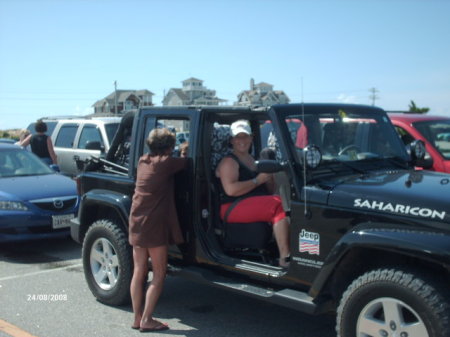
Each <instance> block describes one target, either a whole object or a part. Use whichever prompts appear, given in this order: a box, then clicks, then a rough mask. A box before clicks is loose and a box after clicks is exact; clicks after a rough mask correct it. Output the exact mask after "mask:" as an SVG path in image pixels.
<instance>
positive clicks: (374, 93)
mask: <svg viewBox="0 0 450 337" xmlns="http://www.w3.org/2000/svg"><path fill="white" fill-rule="evenodd" d="M369 91H370V92H371V94H370V96H369V98H370V99H371V100H372V105H375V100H377V99H378V98H380V97H379V96H377V92H379V91H378V89H377V88H370V89H369Z"/></svg>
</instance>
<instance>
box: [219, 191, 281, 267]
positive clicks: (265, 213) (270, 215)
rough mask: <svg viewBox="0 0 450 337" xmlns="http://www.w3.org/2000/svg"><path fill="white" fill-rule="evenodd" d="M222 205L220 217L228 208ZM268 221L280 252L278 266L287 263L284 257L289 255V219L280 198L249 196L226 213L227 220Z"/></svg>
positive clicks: (245, 221) (243, 221) (244, 221)
mask: <svg viewBox="0 0 450 337" xmlns="http://www.w3.org/2000/svg"><path fill="white" fill-rule="evenodd" d="M228 207H229V206H228V204H227V205H222V207H221V209H220V211H221V217H222V219H223V217H224V214H225V212H226V211H227V209H228ZM259 221H261V222H270V223H272V224H273V233H274V235H275V240H276V242H277V246H278V251H279V254H280V266H282V267H286V266H287V265H288V264H287V263H286V262H285V258H286V257H287V256H289V255H290V248H289V220H288V218H287V217H286V213H285V212H284V209H283V205H282V203H281V198H280V197H279V196H276V195H270V196H269V195H265V196H255V197H249V198H246V199H244V200H241V201H240V202H239V203H238V204H237V205H236V207H235V208H233V210H232V211H231V212H230V214H229V215H228V222H241V223H249V222H259Z"/></svg>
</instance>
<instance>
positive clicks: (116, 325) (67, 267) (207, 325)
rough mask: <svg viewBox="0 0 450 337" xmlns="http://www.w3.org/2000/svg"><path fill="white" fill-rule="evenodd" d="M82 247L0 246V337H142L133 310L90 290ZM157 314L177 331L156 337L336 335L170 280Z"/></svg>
mask: <svg viewBox="0 0 450 337" xmlns="http://www.w3.org/2000/svg"><path fill="white" fill-rule="evenodd" d="M80 256H81V247H80V246H79V245H77V244H76V243H75V242H73V241H71V240H70V239H66V240H47V241H42V242H34V243H26V244H25V243H22V244H16V245H2V246H1V247H0V271H1V272H0V303H1V306H0V336H1V337H4V336H5V337H6V336H14V337H19V336H20V337H33V336H37V337H61V336H65V337H83V336H86V337H88V336H89V337H90V336H108V337H116V336H125V335H127V336H133V335H135V336H139V335H141V333H139V332H138V331H135V330H132V329H131V328H130V324H131V322H132V317H133V313H132V309H131V305H128V306H124V307H110V306H106V305H103V304H101V303H99V302H97V301H96V300H95V299H94V297H93V296H92V294H91V292H90V291H89V289H88V287H87V285H86V283H85V281H84V275H83V269H82V265H81V259H80ZM155 316H156V317H157V318H159V319H161V320H162V321H165V322H168V323H169V325H170V327H171V329H170V330H168V331H166V332H161V333H158V334H157V333H153V334H152V335H154V336H192V337H194V336H195V337H206V336H218V337H220V336H224V337H225V336H246V337H261V336H270V337H274V336H297V337H332V336H335V333H334V317H332V316H318V317H316V316H313V317H312V316H309V315H306V314H302V313H299V312H296V311H294V310H290V309H286V308H283V307H278V306H274V305H270V304H267V303H264V302H261V301H258V300H255V299H252V298H249V297H245V296H242V295H237V294H234V293H230V292H227V291H224V290H222V289H216V288H213V287H207V286H204V285H200V284H198V283H192V282H189V281H186V280H184V279H181V278H176V277H171V276H169V277H168V278H167V282H166V286H165V289H164V293H163V295H162V297H161V299H160V302H159V305H158V307H157V310H156V313H155Z"/></svg>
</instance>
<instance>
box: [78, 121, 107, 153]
mask: <svg viewBox="0 0 450 337" xmlns="http://www.w3.org/2000/svg"><path fill="white" fill-rule="evenodd" d="M90 142H100V145H102V146H103V145H104V144H103V139H102V135H101V133H100V130H99V128H98V127H97V126H95V125H90V124H88V125H85V126H84V127H83V129H82V130H81V135H80V140H79V141H78V146H77V147H78V148H79V149H85V148H86V145H87V144H88V143H90Z"/></svg>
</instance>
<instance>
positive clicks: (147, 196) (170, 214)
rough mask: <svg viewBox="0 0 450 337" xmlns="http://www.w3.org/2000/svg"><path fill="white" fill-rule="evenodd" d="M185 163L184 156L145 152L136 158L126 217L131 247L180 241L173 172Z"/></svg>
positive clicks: (145, 246)
mask: <svg viewBox="0 0 450 337" xmlns="http://www.w3.org/2000/svg"><path fill="white" fill-rule="evenodd" d="M186 165H187V160H186V158H173V157H170V156H151V155H148V154H147V155H143V156H142V157H141V158H140V159H139V164H138V169H137V178H136V188H135V190H134V195H133V203H132V205H131V212H130V219H129V237H128V239H129V242H130V244H131V245H132V246H138V247H142V248H153V247H158V246H163V245H172V244H179V243H182V242H183V235H182V233H181V229H180V225H179V223H178V217H177V211H176V208H175V197H174V179H173V175H174V173H176V172H178V171H180V170H182V169H183V168H185V167H186Z"/></svg>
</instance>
